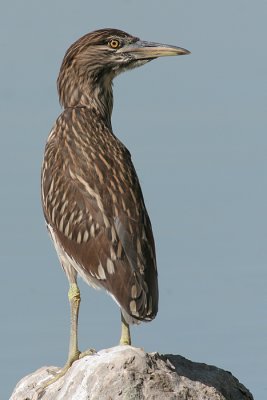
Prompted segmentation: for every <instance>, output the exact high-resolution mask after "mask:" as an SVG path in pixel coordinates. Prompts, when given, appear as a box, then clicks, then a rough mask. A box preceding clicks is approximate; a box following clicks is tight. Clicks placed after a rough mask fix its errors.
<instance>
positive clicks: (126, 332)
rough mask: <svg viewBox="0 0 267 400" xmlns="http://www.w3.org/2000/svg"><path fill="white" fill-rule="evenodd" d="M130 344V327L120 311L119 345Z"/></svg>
mask: <svg viewBox="0 0 267 400" xmlns="http://www.w3.org/2000/svg"><path fill="white" fill-rule="evenodd" d="M126 344H128V345H131V333H130V328H129V325H128V324H127V322H126V321H125V319H124V317H123V315H122V313H121V339H120V345H126Z"/></svg>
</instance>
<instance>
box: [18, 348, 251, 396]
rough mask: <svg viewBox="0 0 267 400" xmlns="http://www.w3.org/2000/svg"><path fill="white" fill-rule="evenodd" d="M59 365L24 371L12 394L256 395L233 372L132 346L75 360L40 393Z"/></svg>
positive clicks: (108, 350)
mask: <svg viewBox="0 0 267 400" xmlns="http://www.w3.org/2000/svg"><path fill="white" fill-rule="evenodd" d="M58 370H59V368H56V367H43V368H40V369H38V370H37V371H36V372H34V373H32V374H30V375H28V376H26V377H24V378H23V379H22V380H21V381H20V382H19V383H18V384H17V386H16V388H15V389H14V392H13V394H12V396H11V398H10V400H36V399H42V400H52V399H53V400H63V399H64V400H116V399H118V400H142V399H149V400H150V399H151V400H157V399H159V400H160V399H162V400H164V399H168V400H189V399H192V400H252V399H253V396H252V394H251V393H250V392H249V391H248V389H246V388H245V387H244V386H243V385H242V384H241V383H239V381H238V380H237V379H236V378H235V377H233V376H232V374H231V373H230V372H226V371H224V370H222V369H219V368H216V367H214V366H210V365H206V364H200V363H195V362H192V361H189V360H187V359H185V358H183V357H181V356H177V355H160V354H158V353H150V354H148V353H145V352H144V351H143V350H142V349H139V348H135V347H131V346H118V347H113V348H110V349H106V350H101V351H99V352H98V353H97V354H95V355H92V356H87V357H84V358H82V359H81V360H78V361H76V362H75V363H74V364H73V365H72V367H71V368H70V369H69V370H68V372H67V373H66V375H65V376H64V377H62V378H60V379H59V380H58V381H57V382H55V383H54V384H53V385H51V386H48V387H47V388H46V390H45V391H44V392H43V393H41V392H40V388H41V386H42V384H43V383H44V382H45V381H46V380H47V379H51V377H52V376H53V375H52V374H51V371H54V372H56V371H58ZM38 393H39V394H38ZM40 393H41V394H40Z"/></svg>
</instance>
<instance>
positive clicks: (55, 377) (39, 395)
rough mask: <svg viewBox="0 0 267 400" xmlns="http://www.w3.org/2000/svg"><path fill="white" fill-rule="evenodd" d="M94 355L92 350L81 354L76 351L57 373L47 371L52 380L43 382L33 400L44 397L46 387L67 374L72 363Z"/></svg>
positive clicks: (94, 351)
mask: <svg viewBox="0 0 267 400" xmlns="http://www.w3.org/2000/svg"><path fill="white" fill-rule="evenodd" d="M96 353H97V352H96V350H94V349H88V350H86V351H83V352H80V351H77V352H76V353H75V354H73V355H72V356H70V357H69V358H68V361H67V362H66V364H65V365H64V367H63V368H62V369H61V370H60V371H59V372H55V371H53V370H50V369H48V370H47V372H48V373H49V374H51V375H53V378H51V379H48V380H47V381H46V382H44V383H43V384H42V386H41V387H39V388H38V389H37V391H36V396H35V397H34V399H33V400H40V399H41V398H42V396H43V395H44V393H45V390H46V389H47V387H48V386H50V385H52V384H53V383H55V382H57V381H58V380H59V379H60V378H62V377H63V376H64V375H65V374H66V373H67V371H68V370H69V368H70V367H71V366H72V364H73V363H74V361H77V360H80V359H81V358H83V357H86V356H90V355H94V354H96Z"/></svg>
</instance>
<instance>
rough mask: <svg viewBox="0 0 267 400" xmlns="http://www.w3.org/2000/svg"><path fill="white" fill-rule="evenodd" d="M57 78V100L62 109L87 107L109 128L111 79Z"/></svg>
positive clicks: (111, 107) (88, 77)
mask: <svg viewBox="0 0 267 400" xmlns="http://www.w3.org/2000/svg"><path fill="white" fill-rule="evenodd" d="M64 78H65V79H61V77H60V76H59V78H58V92H59V100H60V103H61V105H62V106H63V107H64V108H68V107H88V108H91V109H94V110H95V111H96V112H97V113H98V114H100V115H101V116H102V118H103V119H104V120H105V122H106V124H107V125H108V126H110V127H111V114H112V109H113V90H112V77H108V76H91V77H90V76H88V75H87V76H86V79H85V78H84V77H83V76H80V77H77V75H76V74H75V75H74V74H73V76H71V75H69V76H67V77H66V76H64Z"/></svg>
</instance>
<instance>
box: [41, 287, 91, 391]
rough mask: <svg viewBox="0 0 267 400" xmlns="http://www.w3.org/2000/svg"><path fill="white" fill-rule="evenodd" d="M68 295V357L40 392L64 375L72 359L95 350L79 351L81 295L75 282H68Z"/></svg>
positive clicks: (74, 359)
mask: <svg viewBox="0 0 267 400" xmlns="http://www.w3.org/2000/svg"><path fill="white" fill-rule="evenodd" d="M68 297H69V302H70V318H71V320H70V343H69V354H68V359H67V362H66V364H65V365H64V367H63V368H62V369H61V371H60V372H58V373H56V374H55V376H54V377H53V378H52V379H50V380H48V381H47V382H45V383H44V384H43V385H42V387H41V392H43V391H44V389H45V388H46V387H47V386H49V385H51V384H52V383H54V382H56V381H57V380H58V379H60V378H61V377H62V376H64V375H65V374H66V372H67V371H68V369H69V368H70V366H71V365H72V364H73V362H74V361H76V360H78V359H79V358H82V357H84V356H86V355H90V354H94V353H95V350H92V349H89V350H87V351H85V352H83V353H81V352H80V351H79V349H78V316H79V308H80V302H81V296H80V289H79V288H78V286H77V284H76V283H71V284H70V288H69V292H68Z"/></svg>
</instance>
